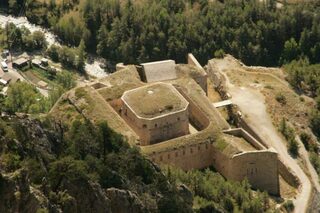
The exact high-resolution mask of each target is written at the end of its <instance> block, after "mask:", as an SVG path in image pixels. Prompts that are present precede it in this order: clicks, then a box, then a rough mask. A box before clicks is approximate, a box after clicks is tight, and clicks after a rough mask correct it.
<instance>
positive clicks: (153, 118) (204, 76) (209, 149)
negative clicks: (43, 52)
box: [64, 54, 283, 195]
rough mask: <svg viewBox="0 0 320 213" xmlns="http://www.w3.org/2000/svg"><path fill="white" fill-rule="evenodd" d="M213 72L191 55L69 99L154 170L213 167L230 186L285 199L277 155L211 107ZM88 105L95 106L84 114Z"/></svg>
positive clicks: (119, 76) (122, 75)
mask: <svg viewBox="0 0 320 213" xmlns="http://www.w3.org/2000/svg"><path fill="white" fill-rule="evenodd" d="M208 69H210V66H209V67H208ZM211 71H212V70H211ZM211 71H210V70H209V71H208V70H205V69H203V68H202V67H201V66H200V64H199V63H198V62H197V60H196V59H195V58H194V56H193V55H192V54H189V55H188V64H176V63H175V62H174V61H172V60H167V61H158V62H151V63H145V64H141V65H138V66H133V65H128V66H124V65H123V64H118V65H117V71H116V72H115V73H113V74H110V75H109V76H107V77H105V78H102V79H99V80H98V81H96V82H94V83H93V84H91V85H87V86H85V87H80V88H76V89H74V90H72V91H70V92H69V93H68V94H66V95H65V97H64V99H67V100H68V102H70V103H72V105H73V106H75V107H76V108H77V110H78V111H81V112H82V114H83V115H84V116H86V117H87V118H88V119H90V120H91V121H93V122H98V121H99V120H107V122H108V124H109V126H110V127H111V128H112V129H113V130H115V131H116V132H118V133H120V134H122V135H123V136H124V137H125V138H126V139H127V141H128V142H129V143H130V144H131V145H132V146H139V147H140V150H141V152H142V153H143V154H144V155H146V156H147V157H148V158H149V159H150V160H152V161H153V162H155V163H156V164H160V165H166V164H167V165H173V166H176V167H180V168H182V169H183V170H191V169H203V168H206V167H209V166H213V167H214V168H215V169H216V170H217V171H218V172H219V173H220V174H222V175H223V176H224V177H225V178H227V179H231V180H235V181H241V180H243V179H245V178H247V179H248V181H249V182H250V184H251V185H252V187H253V188H254V189H259V190H266V191H268V192H269V193H270V194H274V195H279V175H280V174H279V172H280V173H281V170H279V169H278V168H279V167H281V168H282V167H283V164H281V162H280V161H279V159H278V154H277V152H276V151H275V150H274V149H273V148H270V147H267V146H266V145H264V143H263V141H261V140H260V139H259V137H258V136H257V134H255V133H254V132H252V131H250V128H243V126H239V127H232V126H231V125H230V124H229V123H228V122H227V121H226V119H225V118H224V117H223V116H222V114H221V113H220V112H219V111H218V109H217V108H216V107H215V106H214V104H213V103H211V101H210V99H209V98H208V96H207V94H208V90H207V88H208V87H209V86H208V78H211V74H212V72H211ZM213 80H215V79H213ZM79 94H81V95H79ZM85 94H87V95H85ZM83 98H87V99H88V100H91V102H90V101H87V102H90V106H89V105H88V107H87V108H86V110H83V109H84V108H85V107H84V106H83V105H84V101H83ZM97 115H99V116H97ZM240 119H241V118H240Z"/></svg>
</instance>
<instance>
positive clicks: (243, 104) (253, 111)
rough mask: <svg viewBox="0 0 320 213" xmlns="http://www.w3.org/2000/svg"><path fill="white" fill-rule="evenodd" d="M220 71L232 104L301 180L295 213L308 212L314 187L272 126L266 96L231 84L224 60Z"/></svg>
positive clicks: (295, 202)
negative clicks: (224, 78) (236, 106)
mask: <svg viewBox="0 0 320 213" xmlns="http://www.w3.org/2000/svg"><path fill="white" fill-rule="evenodd" d="M217 65H218V69H219V71H220V72H221V73H222V74H223V75H224V76H225V77H226V86H227V89H228V92H229V93H230V94H231V96H232V102H233V103H234V104H236V105H238V106H239V108H240V110H241V111H242V113H243V115H244V116H245V117H246V118H247V119H248V120H249V122H250V124H251V126H252V127H253V129H254V130H255V131H256V132H257V133H258V134H259V135H260V137H261V138H262V139H264V140H265V141H266V142H267V143H268V145H269V146H272V147H273V148H275V149H276V150H277V152H278V153H279V158H280V159H281V160H282V161H283V162H284V163H285V164H286V165H287V166H288V167H290V168H291V170H292V171H293V172H294V173H295V174H296V175H297V177H298V178H299V180H300V182H301V185H300V188H299V193H298V195H297V197H296V199H295V200H294V204H295V212H298V213H300V212H306V210H307V207H308V201H309V198H310V196H311V192H312V185H311V182H310V180H309V178H308V177H307V175H306V174H305V173H304V172H303V170H302V169H301V168H300V166H299V165H298V163H297V161H295V160H294V159H293V158H292V157H291V156H290V155H289V154H288V152H287V147H286V145H285V142H284V141H282V140H283V139H282V138H281V137H280V136H279V134H278V131H277V130H276V128H275V127H274V126H273V124H272V120H271V118H270V116H269V114H268V113H267V109H266V105H265V99H264V96H263V95H262V94H261V93H260V92H259V91H258V90H257V89H254V88H250V87H238V86H236V85H234V84H232V83H231V80H230V79H229V78H228V75H227V74H226V73H225V71H226V70H227V69H229V68H230V65H229V64H226V63H225V62H224V61H223V60H221V63H220V64H219V63H217Z"/></svg>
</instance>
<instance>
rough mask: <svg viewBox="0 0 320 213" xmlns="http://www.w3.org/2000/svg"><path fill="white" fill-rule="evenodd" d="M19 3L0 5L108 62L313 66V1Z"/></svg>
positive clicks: (319, 39)
mask: <svg viewBox="0 0 320 213" xmlns="http://www.w3.org/2000/svg"><path fill="white" fill-rule="evenodd" d="M22 2H23V1H22V0H10V1H9V4H6V3H1V4H0V5H2V6H3V7H7V8H9V11H10V12H11V13H13V14H19V11H22V13H25V14H26V16H27V17H28V19H29V20H30V21H31V22H33V23H37V24H41V25H44V26H47V27H50V28H52V29H53V30H54V31H55V32H56V33H57V34H58V35H59V37H60V38H61V39H62V40H63V41H64V42H65V43H66V44H69V45H73V46H78V45H79V43H80V41H81V40H84V41H85V46H86V47H87V50H88V51H89V52H94V53H98V54H99V55H101V56H102V57H104V58H106V59H107V60H110V61H114V62H119V61H124V62H126V63H136V62H145V61H152V60H158V59H164V58H172V59H176V60H177V61H179V62H182V61H184V60H185V56H186V54H187V53H188V52H192V53H194V54H195V56H196V57H197V58H198V59H199V60H200V61H201V62H202V63H205V62H206V61H207V60H208V59H210V58H212V57H213V56H214V54H215V53H216V55H219V54H221V53H223V52H225V53H229V54H232V55H233V56H235V57H236V58H239V59H241V60H242V61H243V62H244V63H246V64H249V65H253V64H259V65H272V66H274V65H279V64H282V63H285V62H290V61H291V60H293V59H295V58H297V57H299V56H300V55H304V56H305V57H308V58H309V60H310V62H311V63H317V62H319V61H320V59H319V57H318V56H319V54H320V29H319V27H318V24H319V22H320V3H319V1H310V2H308V3H301V4H295V5H285V6H284V7H282V8H281V9H277V8H276V1H265V2H266V3H261V1H255V0H252V1H238V0H227V1H223V2H224V3H221V2H220V1H207V0H161V1H156V0H149V1H147V0H143V1H132V0H123V1H120V0H93V1H92V0H69V1H64V4H61V1H54V0H53V1H49V2H48V3H46V2H47V1H27V3H26V6H25V7H23V6H22ZM24 9H25V10H24Z"/></svg>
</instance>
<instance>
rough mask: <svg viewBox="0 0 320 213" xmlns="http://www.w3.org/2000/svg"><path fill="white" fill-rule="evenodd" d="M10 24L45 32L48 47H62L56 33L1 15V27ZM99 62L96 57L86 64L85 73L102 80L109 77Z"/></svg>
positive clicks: (32, 30) (16, 18) (22, 20)
mask: <svg viewBox="0 0 320 213" xmlns="http://www.w3.org/2000/svg"><path fill="white" fill-rule="evenodd" d="M8 22H10V23H13V24H15V25H16V26H17V27H22V26H24V27H26V28H27V29H29V30H30V32H34V31H41V32H43V33H44V34H45V37H46V40H47V43H48V46H51V45H52V44H55V45H58V46H60V45H61V44H60V43H59V41H58V38H57V36H56V35H55V34H54V33H52V32H51V31H49V30H48V29H46V28H44V27H41V26H39V25H35V24H32V23H30V22H29V21H28V19H27V18H26V17H24V16H20V17H15V16H11V15H9V16H8V15H4V14H0V26H1V27H2V28H5V26H6V24H7V23H8ZM99 61H101V59H100V58H98V57H94V61H93V63H90V64H89V63H86V64H85V71H86V73H87V74H88V75H90V76H93V77H95V78H102V77H105V76H107V75H108V74H107V73H106V72H105V71H104V70H103V69H101V67H100V62H99Z"/></svg>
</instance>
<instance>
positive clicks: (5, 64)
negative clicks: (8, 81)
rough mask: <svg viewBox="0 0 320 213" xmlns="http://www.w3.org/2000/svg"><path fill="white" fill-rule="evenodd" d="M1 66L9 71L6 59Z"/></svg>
mask: <svg viewBox="0 0 320 213" xmlns="http://www.w3.org/2000/svg"><path fill="white" fill-rule="evenodd" d="M1 68H2V70H3V71H4V72H8V65H7V63H6V62H5V61H2V62H1Z"/></svg>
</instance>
